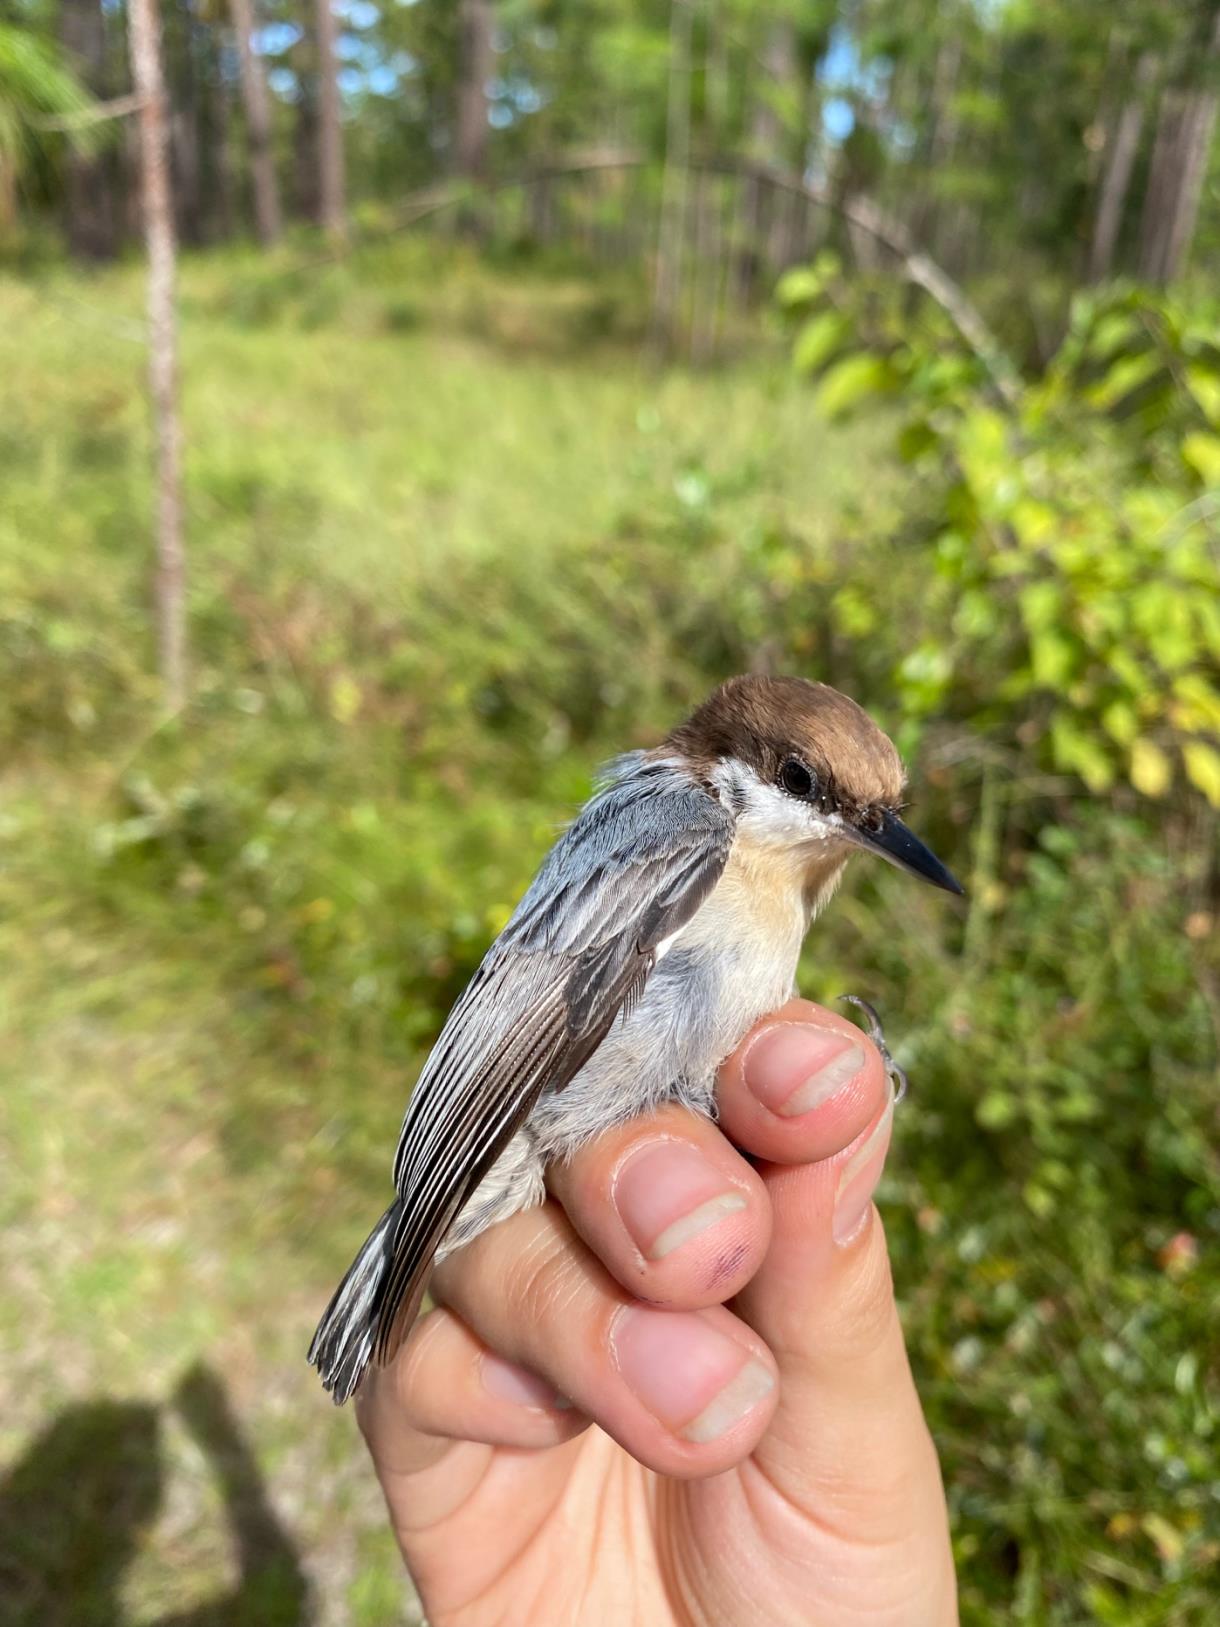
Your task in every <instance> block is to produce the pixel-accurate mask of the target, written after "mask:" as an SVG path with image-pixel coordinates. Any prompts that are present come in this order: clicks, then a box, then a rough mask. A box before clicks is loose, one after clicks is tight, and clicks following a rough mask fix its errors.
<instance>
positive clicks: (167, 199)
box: [128, 0, 186, 712]
mask: <svg viewBox="0 0 1220 1627" xmlns="http://www.w3.org/2000/svg"><path fill="white" fill-rule="evenodd" d="M128 46H129V49H130V52H131V72H132V79H133V82H134V84H135V89H136V94H137V95H138V96H139V97H140V98H141V107H140V158H141V165H142V169H143V206H144V240H145V245H146V248H147V254H148V382H149V393H150V395H151V398H152V416H153V433H154V439H155V442H156V480H157V570H156V593H155V598H156V615H157V643H158V648H159V653H160V665H161V679H162V683H163V685H164V692H165V704H166V707H167V709H168V710H169V711H171V712H177V711H180V710H181V708H182V706H183V705H184V703H185V701H186V550H185V544H184V542H183V535H182V492H181V464H182V432H181V427H180V425H179V422H178V376H177V375H178V362H177V335H176V331H175V321H174V212H173V198H172V196H171V191H170V168H169V126H168V122H167V119H166V95H165V81H164V78H163V76H162V71H161V28H160V19H159V17H158V15H157V0H128Z"/></svg>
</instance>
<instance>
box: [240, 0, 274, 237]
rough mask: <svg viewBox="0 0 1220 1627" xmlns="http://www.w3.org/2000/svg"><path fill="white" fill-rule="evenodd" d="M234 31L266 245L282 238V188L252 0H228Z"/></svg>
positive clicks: (257, 225)
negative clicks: (256, 46)
mask: <svg viewBox="0 0 1220 1627" xmlns="http://www.w3.org/2000/svg"><path fill="white" fill-rule="evenodd" d="M229 11H230V13H231V15H232V18H233V32H234V34H235V35H236V36H237V68H238V77H239V78H240V80H241V101H242V107H243V109H244V111H245V115H246V140H247V142H248V144H249V152H250V184H251V189H252V191H253V194H254V230H255V232H256V234H257V236H258V240H259V242H260V243H261V244H262V245H263V246H264V248H269V247H270V245H271V244H272V243H274V242H276V240H277V239H278V238H279V235H280V232H281V231H282V229H283V220H282V217H281V214H280V189H279V184H278V182H277V181H276V177H275V148H274V145H273V140H272V130H271V106H270V103H269V102H268V100H267V82H266V80H265V79H264V77H263V65H262V63H261V62H260V61H259V59H258V57H257V56H256V55H255V54H254V43H253V34H254V6H253V4H252V0H229Z"/></svg>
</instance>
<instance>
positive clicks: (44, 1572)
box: [0, 1367, 309, 1627]
mask: <svg viewBox="0 0 1220 1627" xmlns="http://www.w3.org/2000/svg"><path fill="white" fill-rule="evenodd" d="M175 1401H176V1404H177V1408H178V1411H179V1413H180V1415H181V1416H182V1418H183V1419H184V1421H185V1422H186V1425H187V1427H188V1429H189V1430H190V1431H191V1433H192V1435H193V1436H194V1437H195V1439H196V1441H197V1442H198V1443H199V1446H200V1447H201V1449H202V1450H203V1452H204V1454H205V1456H206V1457H207V1459H208V1461H209V1463H210V1464H211V1466H212V1469H213V1472H214V1473H215V1475H216V1477H217V1480H218V1481H219V1484H220V1487H221V1490H222V1493H223V1496H224V1502H225V1509H226V1513H227V1516H228V1519H229V1524H230V1526H231V1529H232V1533H233V1540H234V1546H235V1550H236V1557H237V1562H238V1568H239V1573H240V1574H239V1579H238V1582H237V1584H236V1586H235V1587H234V1588H233V1589H232V1591H230V1592H228V1593H226V1594H224V1595H223V1596H219V1597H217V1598H216V1599H214V1600H209V1601H208V1602H207V1603H206V1604H203V1605H200V1606H198V1607H197V1608H194V1609H191V1610H188V1611H186V1612H184V1613H182V1614H174V1615H170V1616H165V1617H162V1618H160V1619H159V1620H158V1621H157V1622H156V1624H155V1627H304V1623H306V1622H307V1621H308V1619H309V1599H308V1589H307V1586H306V1582H305V1577H304V1575H303V1573H302V1571H301V1567H300V1563H299V1561H298V1558H297V1554H296V1551H295V1549H294V1548H293V1546H292V1543H291V1542H290V1541H289V1539H288V1536H287V1534H286V1532H285V1531H284V1529H283V1527H282V1526H281V1524H280V1523H279V1521H278V1519H277V1518H276V1515H275V1513H274V1511H273V1510H272V1508H271V1506H270V1504H269V1502H268V1500H267V1494H266V1488H265V1486H264V1483H263V1480H262V1477H261V1475H260V1474H259V1471H258V1466H257V1464H256V1463H255V1461H254V1457H253V1455H252V1453H251V1451H250V1448H249V1447H248V1445H247V1444H246V1442H245V1440H244V1438H243V1436H242V1434H241V1431H240V1430H239V1429H238V1427H237V1422H236V1420H235V1419H234V1417H233V1413H232V1411H231V1409H230V1407H229V1404H228V1399H227V1397H226V1395H225V1392H224V1389H223V1387H222V1386H221V1384H220V1383H219V1381H218V1380H217V1379H216V1378H215V1377H214V1375H213V1374H211V1373H210V1372H208V1371H207V1369H206V1368H203V1367H195V1368H192V1369H191V1370H190V1372H188V1373H187V1374H186V1376H185V1377H184V1379H183V1380H182V1382H181V1384H180V1385H179V1387H178V1391H177V1395H176V1397H175ZM162 1491H163V1478H162V1472H161V1455H160V1419H159V1417H158V1413H157V1410H156V1409H155V1408H154V1407H150V1406H146V1405H142V1404H138V1403H118V1402H113V1401H91V1402H84V1403H81V1404H80V1405H77V1406H73V1407H68V1408H66V1409H65V1410H64V1411H63V1412H62V1413H60V1415H59V1417H58V1418H56V1419H55V1421H54V1422H53V1423H52V1424H50V1425H49V1426H48V1427H47V1428H46V1429H45V1430H44V1431H43V1432H42V1434H41V1435H40V1436H39V1437H38V1438H37V1440H35V1441H34V1443H33V1445H32V1446H31V1447H30V1448H29V1450H28V1451H27V1452H26V1454H25V1456H24V1457H23V1458H22V1459H21V1460H20V1462H18V1463H17V1464H16V1465H15V1466H14V1468H13V1469H12V1470H11V1472H10V1473H9V1474H8V1475H7V1477H6V1478H5V1480H4V1481H3V1483H0V1533H2V1535H0V1627H121V1624H122V1623H123V1620H124V1616H123V1607H122V1601H121V1589H122V1579H123V1572H124V1570H125V1569H126V1566H127V1564H128V1562H129V1561H130V1560H131V1558H132V1557H133V1556H134V1554H135V1552H136V1550H137V1549H138V1547H139V1546H140V1544H141V1542H142V1541H143V1539H144V1537H145V1534H146V1532H147V1530H148V1528H149V1526H150V1525H151V1523H152V1521H153V1520H154V1519H155V1517H156V1515H157V1511H158V1509H159V1508H160V1506H161V1497H162Z"/></svg>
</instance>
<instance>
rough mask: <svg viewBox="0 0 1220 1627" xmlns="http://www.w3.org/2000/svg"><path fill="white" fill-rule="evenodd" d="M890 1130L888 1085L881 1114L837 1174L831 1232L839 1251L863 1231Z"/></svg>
mask: <svg viewBox="0 0 1220 1627" xmlns="http://www.w3.org/2000/svg"><path fill="white" fill-rule="evenodd" d="M893 1128H894V1087H893V1084H892V1083H891V1085H890V1091H889V1100H888V1102H887V1103H886V1107H885V1112H884V1113H882V1115H881V1117H880V1118H879V1119H878V1120H877V1122H876V1124H875V1125H874V1126H873V1128H872V1129H871V1130H870V1131H869V1133H868V1135H867V1137H866V1138H865V1140H863V1141H862V1142H861V1143H860V1145H859V1146H858V1147H857V1148H856V1150H855V1152H854V1153H852V1155H851V1157H850V1158H849V1159H848V1160H847V1162H846V1163H845V1164H844V1165H843V1168H842V1169H841V1170H840V1171H839V1185H838V1189H837V1191H836V1193H835V1209H834V1219H833V1221H832V1223H831V1232H832V1234H833V1236H834V1240H835V1242H836V1243H838V1244H839V1245H840V1247H842V1246H844V1245H846V1244H848V1243H851V1242H853V1241H854V1240H855V1238H857V1237H858V1236H859V1235H860V1233H861V1232H862V1231H863V1230H864V1223H865V1221H866V1220H867V1219H868V1216H869V1213H870V1211H871V1209H872V1204H873V1193H874V1192H875V1191H876V1190H877V1182H878V1181H879V1180H880V1179H881V1171H882V1170H883V1169H884V1168H885V1155H886V1153H887V1152H888V1151H889V1147H890V1132H891V1131H892V1130H893Z"/></svg>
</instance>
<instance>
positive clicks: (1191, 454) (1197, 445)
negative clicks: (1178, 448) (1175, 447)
mask: <svg viewBox="0 0 1220 1627" xmlns="http://www.w3.org/2000/svg"><path fill="white" fill-rule="evenodd" d="M1182 456H1183V458H1185V460H1186V462H1187V463H1188V464H1189V465H1190V467H1191V468H1192V469H1193V470H1194V472H1195V473H1196V474H1197V475H1198V477H1199V479H1200V480H1201V481H1202V482H1203V484H1204V485H1205V486H1220V435H1209V434H1208V433H1207V432H1206V430H1202V429H1195V430H1192V431H1191V433H1190V434H1189V435H1185V436H1183V438H1182Z"/></svg>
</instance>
